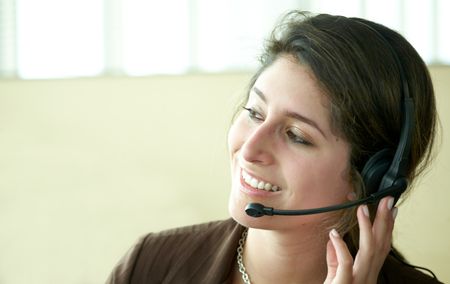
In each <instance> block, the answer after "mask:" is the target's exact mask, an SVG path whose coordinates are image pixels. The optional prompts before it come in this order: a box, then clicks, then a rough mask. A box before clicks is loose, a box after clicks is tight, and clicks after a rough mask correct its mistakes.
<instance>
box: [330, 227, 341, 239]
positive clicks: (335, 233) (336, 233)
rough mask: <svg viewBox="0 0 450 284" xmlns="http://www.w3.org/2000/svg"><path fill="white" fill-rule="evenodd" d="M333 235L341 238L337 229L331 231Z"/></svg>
mask: <svg viewBox="0 0 450 284" xmlns="http://www.w3.org/2000/svg"><path fill="white" fill-rule="evenodd" d="M331 235H333V237H335V238H339V233H338V231H336V229H333V230H331Z"/></svg>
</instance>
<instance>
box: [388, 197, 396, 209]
mask: <svg viewBox="0 0 450 284" xmlns="http://www.w3.org/2000/svg"><path fill="white" fill-rule="evenodd" d="M393 206H394V197H389V200H388V203H387V208H388V209H389V210H391V209H392V207H393Z"/></svg>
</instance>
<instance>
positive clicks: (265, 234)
mask: <svg viewBox="0 0 450 284" xmlns="http://www.w3.org/2000/svg"><path fill="white" fill-rule="evenodd" d="M308 231H309V232H308V234H306V233H302V232H299V231H270V230H260V229H252V228H251V229H249V231H248V236H247V241H246V243H245V246H244V264H245V267H246V269H247V273H248V274H249V276H250V279H251V281H252V283H258V284H260V283H323V281H324V279H325V277H326V271H327V266H326V243H327V241H328V234H327V233H326V232H325V231H324V230H322V232H318V230H317V229H315V231H317V232H314V233H311V231H310V230H308Z"/></svg>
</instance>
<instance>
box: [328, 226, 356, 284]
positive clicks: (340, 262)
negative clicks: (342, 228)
mask: <svg viewBox="0 0 450 284" xmlns="http://www.w3.org/2000/svg"><path fill="white" fill-rule="evenodd" d="M330 240H331V244H332V246H333V248H334V253H335V259H336V260H337V268H334V267H335V264H333V263H328V266H330V267H331V268H332V269H335V272H334V274H335V277H334V280H333V281H335V282H336V283H352V279H353V258H352V255H351V254H350V252H349V250H348V247H347V245H346V244H345V242H344V240H343V239H342V238H341V237H340V236H339V233H338V232H337V231H336V230H335V229H333V230H331V232H330ZM330 256H332V255H330ZM331 260H332V259H331Z"/></svg>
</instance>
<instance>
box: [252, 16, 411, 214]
mask: <svg viewBox="0 0 450 284" xmlns="http://www.w3.org/2000/svg"><path fill="white" fill-rule="evenodd" d="M349 19H351V20H352V21H354V22H358V23H359V24H361V25H364V26H365V27H367V28H368V29H370V30H371V31H372V32H374V33H375V34H376V35H377V36H378V37H379V38H380V39H381V40H382V41H383V42H384V43H385V45H386V47H388V48H389V50H390V51H391V53H392V56H393V58H394V60H395V62H396V65H397V69H398V72H399V76H400V80H401V96H402V114H403V116H402V126H401V130H400V137H399V142H398V144H397V148H396V149H395V152H394V151H393V149H389V148H385V149H382V150H380V151H378V152H376V153H375V154H374V155H373V156H371V157H370V158H369V159H368V160H367V162H366V163H365V165H364V167H363V168H362V171H361V176H362V179H363V182H364V186H365V189H366V197H364V198H361V199H358V200H355V201H351V202H346V203H343V204H338V205H332V206H327V207H319V208H312V209H303V210H279V209H274V208H272V207H266V206H264V205H262V204H260V203H249V204H247V206H246V207H245V212H246V213H247V214H248V215H249V216H252V217H261V216H264V215H268V216H272V215H310V214H319V213H324V212H330V211H335V210H341V209H346V208H350V207H354V206H358V205H361V204H369V203H375V202H378V201H379V200H380V199H382V198H383V197H386V196H393V197H394V200H395V202H397V201H398V199H399V198H400V195H401V194H402V193H403V192H404V191H405V190H406V188H407V187H408V184H409V181H408V178H407V172H408V167H409V156H410V152H411V140H412V136H413V130H414V124H415V123H414V103H413V100H412V98H411V96H410V93H409V87H408V82H407V80H406V74H405V71H404V68H403V66H402V64H401V62H400V59H399V57H398V55H397V52H396V51H395V50H394V48H393V47H392V45H391V44H390V43H389V42H388V40H387V39H386V38H385V37H384V36H383V35H382V34H381V33H380V32H379V31H377V30H376V29H375V28H373V27H371V26H370V25H369V24H367V23H365V22H363V21H364V20H363V19H359V18H349Z"/></svg>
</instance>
